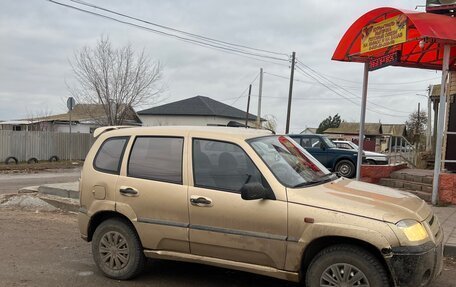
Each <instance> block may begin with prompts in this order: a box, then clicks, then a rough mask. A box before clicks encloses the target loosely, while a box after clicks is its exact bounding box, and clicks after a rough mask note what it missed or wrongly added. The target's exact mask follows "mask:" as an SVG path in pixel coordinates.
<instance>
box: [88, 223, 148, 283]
mask: <svg viewBox="0 0 456 287" xmlns="http://www.w3.org/2000/svg"><path fill="white" fill-rule="evenodd" d="M92 254H93V258H94V260H95V263H96V264H97V266H98V268H99V269H100V270H101V271H102V272H103V273H104V274H105V275H106V276H108V277H110V278H113V279H118V280H126V279H131V278H133V277H135V276H137V275H139V274H140V273H141V272H142V270H143V268H144V264H145V261H146V259H145V256H144V253H143V250H142V246H141V243H140V241H139V238H138V236H137V235H136V232H135V231H134V230H133V229H132V228H131V227H130V225H129V224H127V223H126V222H125V221H124V220H121V219H108V220H106V221H104V222H102V223H101V224H100V225H99V226H98V227H97V229H96V230H95V232H94V234H93V241H92Z"/></svg>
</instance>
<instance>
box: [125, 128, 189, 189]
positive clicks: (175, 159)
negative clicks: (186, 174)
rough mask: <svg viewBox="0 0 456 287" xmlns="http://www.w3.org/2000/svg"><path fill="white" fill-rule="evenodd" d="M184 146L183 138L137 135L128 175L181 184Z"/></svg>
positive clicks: (129, 162)
mask: <svg viewBox="0 0 456 287" xmlns="http://www.w3.org/2000/svg"><path fill="white" fill-rule="evenodd" d="M183 146H184V139H183V138H177V137H137V138H136V140H135V143H134V145H133V148H132V150H131V154H130V160H129V161H128V176H130V177H137V178H144V179H151V180H157V181H165V182H171V183H179V184H181V183H182V153H183Z"/></svg>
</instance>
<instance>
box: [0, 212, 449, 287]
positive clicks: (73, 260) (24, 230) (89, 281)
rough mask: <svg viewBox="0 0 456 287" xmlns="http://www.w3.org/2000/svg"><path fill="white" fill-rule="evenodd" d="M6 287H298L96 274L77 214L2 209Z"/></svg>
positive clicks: (170, 275)
mask: <svg viewBox="0 0 456 287" xmlns="http://www.w3.org/2000/svg"><path fill="white" fill-rule="evenodd" d="M0 226H1V232H0V250H1V260H0V286H1V287H3V286H5V287H6V286H63V287H65V286H83V287H91V286H136V287H143V286H144V287H145V286H166V287H168V286H169V287H174V286H176V287H177V286H184V287H186V286H195V287H196V286H198V287H206V286H207V287H209V286H211V287H212V286H220V287H228V286H230V287H233V286H237V287H244V286H245V287H253V286H262V287H273V286H274V287H285V286H287V287H291V286H293V287H297V286H298V285H296V284H293V283H288V282H285V281H281V280H276V279H272V278H269V277H263V276H258V275H253V274H248V273H243V272H237V271H230V270H227V269H222V268H215V267H208V266H204V265H198V264H190V263H179V262H171V261H151V262H149V263H148V266H147V269H146V272H145V274H143V275H141V276H140V277H139V278H137V279H134V280H132V281H115V280H110V279H108V278H105V277H103V276H102V275H101V274H100V273H99V272H98V271H97V269H96V267H95V265H94V263H93V261H92V257H91V253H90V244H88V243H86V242H84V241H82V240H81V239H80V238H79V232H78V230H77V219H76V215H74V214H61V213H46V212H38V213H36V212H30V211H20V210H5V209H0ZM454 282H456V264H455V263H454V262H453V261H447V263H446V265H445V269H444V271H443V275H442V276H441V277H440V278H439V280H438V281H437V282H435V283H434V284H433V285H432V287H437V286H438V287H450V286H455V285H454Z"/></svg>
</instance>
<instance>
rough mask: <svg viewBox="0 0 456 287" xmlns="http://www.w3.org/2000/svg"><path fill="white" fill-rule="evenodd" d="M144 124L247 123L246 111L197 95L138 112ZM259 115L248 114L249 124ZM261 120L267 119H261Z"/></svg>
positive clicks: (216, 124) (200, 124)
mask: <svg viewBox="0 0 456 287" xmlns="http://www.w3.org/2000/svg"><path fill="white" fill-rule="evenodd" d="M138 116H139V118H140V119H141V121H142V123H143V126H180V125H185V126H226V125H228V123H229V122H233V121H234V122H237V123H239V124H245V118H246V112H245V111H242V110H240V109H237V108H235V107H232V106H229V105H227V104H224V103H221V102H219V101H216V100H213V99H211V98H209V97H203V96H196V97H193V98H188V99H185V100H180V101H177V102H173V103H169V104H165V105H161V106H157V107H153V108H150V109H146V110H142V111H139V112H138ZM256 119H257V117H256V116H255V115H252V114H249V115H248V125H249V126H254V125H255V121H256ZM261 121H265V120H264V119H261Z"/></svg>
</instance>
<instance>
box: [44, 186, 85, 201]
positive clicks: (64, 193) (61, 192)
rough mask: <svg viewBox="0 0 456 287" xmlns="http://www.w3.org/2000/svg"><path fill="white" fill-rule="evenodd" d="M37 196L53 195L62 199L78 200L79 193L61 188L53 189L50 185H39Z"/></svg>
mask: <svg viewBox="0 0 456 287" xmlns="http://www.w3.org/2000/svg"><path fill="white" fill-rule="evenodd" d="M38 193H39V194H48V195H55V196H59V197H63V198H73V199H79V191H78V190H74V189H69V188H62V187H61V186H58V187H54V186H52V185H41V186H39V187H38Z"/></svg>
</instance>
